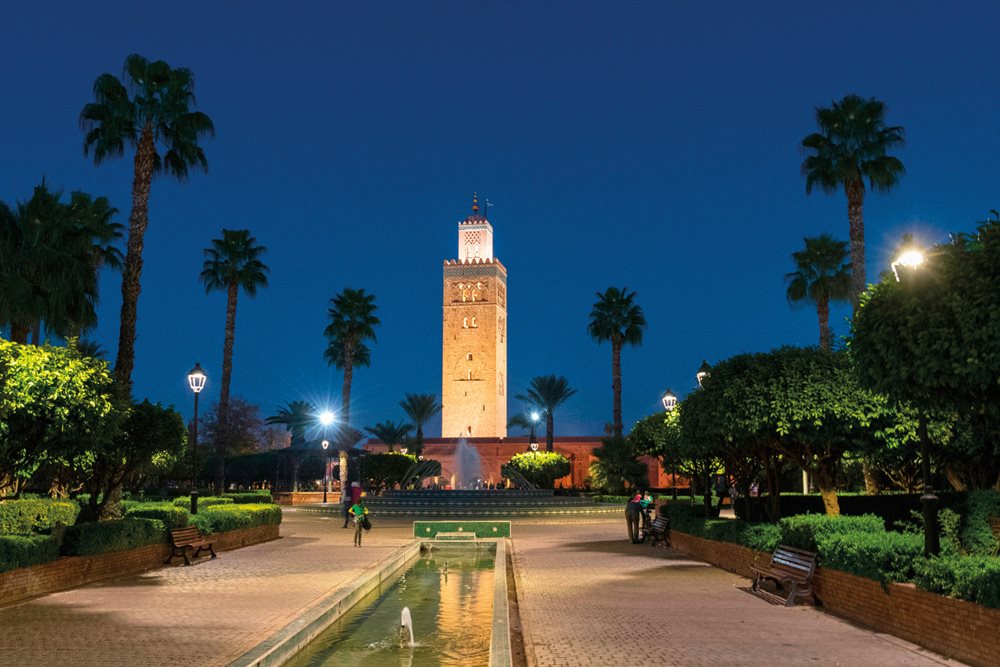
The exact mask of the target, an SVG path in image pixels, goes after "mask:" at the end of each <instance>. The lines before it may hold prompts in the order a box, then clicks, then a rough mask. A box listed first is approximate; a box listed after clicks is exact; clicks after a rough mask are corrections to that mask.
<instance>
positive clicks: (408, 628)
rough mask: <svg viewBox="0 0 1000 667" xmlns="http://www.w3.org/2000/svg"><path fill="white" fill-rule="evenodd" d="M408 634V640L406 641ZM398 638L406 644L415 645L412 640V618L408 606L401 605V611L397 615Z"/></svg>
mask: <svg viewBox="0 0 1000 667" xmlns="http://www.w3.org/2000/svg"><path fill="white" fill-rule="evenodd" d="M407 635H409V637H410V641H409V642H407V641H406V637H407ZM399 638H400V641H401V642H403V644H405V645H406V646H416V644H415V643H414V642H413V620H412V619H411V618H410V608H409V607H403V612H402V613H401V614H400V615H399Z"/></svg>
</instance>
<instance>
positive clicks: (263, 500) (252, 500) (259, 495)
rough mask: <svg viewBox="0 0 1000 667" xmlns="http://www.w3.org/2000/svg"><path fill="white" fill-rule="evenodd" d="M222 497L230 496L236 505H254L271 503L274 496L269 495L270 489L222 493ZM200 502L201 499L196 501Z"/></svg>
mask: <svg viewBox="0 0 1000 667" xmlns="http://www.w3.org/2000/svg"><path fill="white" fill-rule="evenodd" d="M222 497H223V498H232V499H233V502H234V503H235V504H237V505H256V504H266V505H273V504H274V498H272V497H271V492H270V491H248V492H246V493H223V494H222ZM198 504H199V505H200V504H201V501H200V500H199V501H198Z"/></svg>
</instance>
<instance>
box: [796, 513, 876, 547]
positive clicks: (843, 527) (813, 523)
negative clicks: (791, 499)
mask: <svg viewBox="0 0 1000 667" xmlns="http://www.w3.org/2000/svg"><path fill="white" fill-rule="evenodd" d="M778 526H779V527H780V528H781V543H782V544H787V545H788V546H790V547H797V548H799V549H805V550H806V551H820V543H821V542H822V541H823V540H825V539H826V538H828V537H832V536H833V535H840V534H844V533H876V534H879V535H881V534H883V533H885V522H884V521H883V520H882V518H881V517H878V516H875V515H873V514H865V515H863V516H827V515H825V514H802V515H799V516H789V517H785V518H784V519H781V520H780V521H778Z"/></svg>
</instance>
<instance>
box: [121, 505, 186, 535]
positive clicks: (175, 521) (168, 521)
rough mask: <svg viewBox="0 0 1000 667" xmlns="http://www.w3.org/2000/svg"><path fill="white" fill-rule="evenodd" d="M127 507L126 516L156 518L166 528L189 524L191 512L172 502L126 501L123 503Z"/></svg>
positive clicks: (181, 526)
mask: <svg viewBox="0 0 1000 667" xmlns="http://www.w3.org/2000/svg"><path fill="white" fill-rule="evenodd" d="M122 505H123V507H124V508H125V516H127V517H135V518H137V519H156V520H157V521H160V522H162V523H163V527H164V528H165V529H166V530H173V529H174V528H183V527H184V526H186V525H188V517H189V514H188V512H187V510H185V509H184V508H183V507H176V506H175V505H173V504H172V503H167V502H160V503H137V502H134V501H126V502H124V503H122Z"/></svg>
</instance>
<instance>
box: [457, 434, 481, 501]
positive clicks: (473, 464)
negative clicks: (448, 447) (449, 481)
mask: <svg viewBox="0 0 1000 667" xmlns="http://www.w3.org/2000/svg"><path fill="white" fill-rule="evenodd" d="M454 476H455V486H454V488H457V489H472V488H475V486H476V484H477V482H479V480H481V479H482V477H483V464H482V461H481V460H480V458H479V450H478V449H476V448H475V447H473V446H472V445H470V444H469V443H468V442H466V441H465V440H464V439H463V440H459V441H458V445H456V446H455V475H454Z"/></svg>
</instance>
